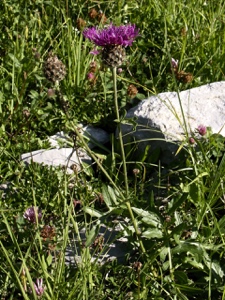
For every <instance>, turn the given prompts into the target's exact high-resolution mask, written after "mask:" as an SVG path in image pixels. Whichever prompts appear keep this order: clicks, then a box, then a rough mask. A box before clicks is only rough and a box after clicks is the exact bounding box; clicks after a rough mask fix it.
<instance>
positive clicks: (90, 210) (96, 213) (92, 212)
mask: <svg viewBox="0 0 225 300" xmlns="http://www.w3.org/2000/svg"><path fill="white" fill-rule="evenodd" d="M83 210H84V212H86V213H87V214H89V215H90V216H91V217H96V218H101V217H102V214H101V213H100V212H99V211H98V210H96V209H94V208H91V207H87V206H84V207H83Z"/></svg>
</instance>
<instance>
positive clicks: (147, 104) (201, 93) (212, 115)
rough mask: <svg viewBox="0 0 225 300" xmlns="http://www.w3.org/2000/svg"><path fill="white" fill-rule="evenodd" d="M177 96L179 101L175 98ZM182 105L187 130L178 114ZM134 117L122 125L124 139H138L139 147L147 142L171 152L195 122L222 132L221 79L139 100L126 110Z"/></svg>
mask: <svg viewBox="0 0 225 300" xmlns="http://www.w3.org/2000/svg"><path fill="white" fill-rule="evenodd" d="M179 99H180V102H179ZM180 103H181V105H182V108H183V112H184V116H185V121H186V126H187V132H186V129H185V125H184V120H183V117H182V110H181V107H180ZM126 118H127V119H129V118H136V119H137V120H136V122H137V124H138V125H137V127H136V129H135V127H133V126H131V125H127V124H126V125H123V126H122V131H123V135H124V140H125V142H126V141H131V140H136V141H139V142H140V143H139V145H138V149H139V151H143V149H144V148H145V146H146V145H147V144H150V145H151V147H152V149H155V148H157V147H160V148H161V149H163V150H169V151H170V153H172V154H174V152H175V151H176V149H177V145H176V144H177V142H178V143H179V142H182V141H184V140H185V139H187V134H188V135H189V134H191V132H194V131H195V129H196V128H197V127H198V126H199V125H204V126H206V127H211V129H212V132H213V133H220V134H222V135H224V136H225V127H224V125H225V81H221V82H214V83H211V84H207V85H203V86H200V87H196V88H192V89H189V90H186V91H182V92H180V93H179V94H178V93H177V92H166V93H161V94H158V95H156V96H151V97H150V98H149V99H146V100H143V101H141V102H140V103H139V104H138V105H137V106H136V107H134V108H132V109H130V110H129V111H128V112H127V116H126Z"/></svg>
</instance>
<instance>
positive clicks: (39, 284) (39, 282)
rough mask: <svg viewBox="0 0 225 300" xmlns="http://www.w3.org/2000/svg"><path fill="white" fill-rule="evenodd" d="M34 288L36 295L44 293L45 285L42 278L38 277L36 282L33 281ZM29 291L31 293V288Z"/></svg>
mask: <svg viewBox="0 0 225 300" xmlns="http://www.w3.org/2000/svg"><path fill="white" fill-rule="evenodd" d="M33 284H34V290H35V293H36V295H37V296H42V295H43V294H44V291H45V286H44V285H43V279H42V278H38V279H37V280H36V283H34V282H33ZM30 293H32V290H31V289H30Z"/></svg>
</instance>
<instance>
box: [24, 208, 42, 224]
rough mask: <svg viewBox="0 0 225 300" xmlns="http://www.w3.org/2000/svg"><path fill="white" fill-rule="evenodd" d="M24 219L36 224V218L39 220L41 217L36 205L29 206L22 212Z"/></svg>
mask: <svg viewBox="0 0 225 300" xmlns="http://www.w3.org/2000/svg"><path fill="white" fill-rule="evenodd" d="M23 217H24V219H27V220H28V221H29V222H30V223H33V224H36V223H37V219H38V221H39V222H40V220H41V218H42V212H41V210H40V209H39V208H38V207H37V206H31V207H29V208H27V209H26V211H25V213H24V214H23Z"/></svg>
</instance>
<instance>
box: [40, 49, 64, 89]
mask: <svg viewBox="0 0 225 300" xmlns="http://www.w3.org/2000/svg"><path fill="white" fill-rule="evenodd" d="M44 74H45V77H46V78H47V79H48V80H49V81H51V82H53V83H55V82H56V81H61V80H63V79H64V77H65V76H66V67H65V65H64V64H63V63H62V62H61V60H59V59H58V57H57V56H56V55H53V54H52V52H50V53H49V55H48V58H47V60H46V62H45V64H44Z"/></svg>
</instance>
